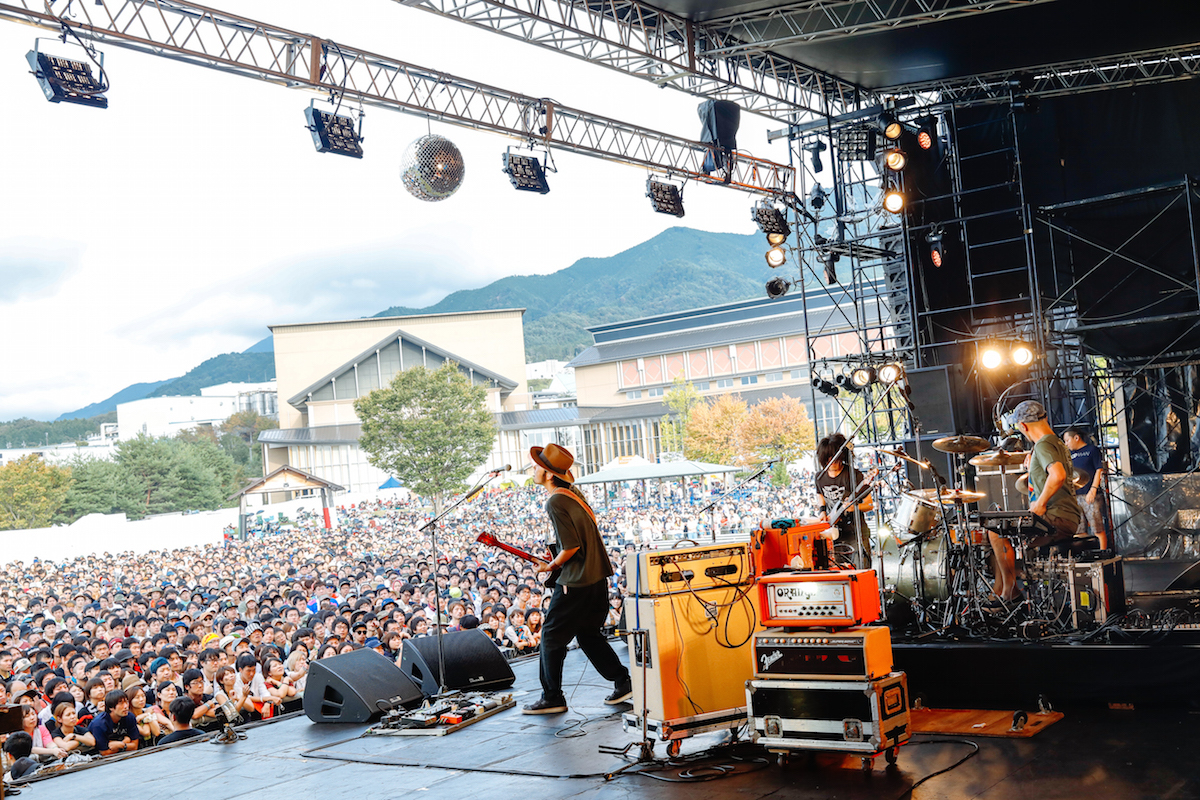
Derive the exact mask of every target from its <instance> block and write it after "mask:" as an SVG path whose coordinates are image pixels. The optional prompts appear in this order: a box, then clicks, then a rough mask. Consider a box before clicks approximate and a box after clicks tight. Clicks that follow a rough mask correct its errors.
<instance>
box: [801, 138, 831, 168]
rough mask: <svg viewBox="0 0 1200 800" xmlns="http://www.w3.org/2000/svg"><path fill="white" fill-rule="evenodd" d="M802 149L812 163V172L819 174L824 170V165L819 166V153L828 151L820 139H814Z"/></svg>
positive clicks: (827, 147)
mask: <svg viewBox="0 0 1200 800" xmlns="http://www.w3.org/2000/svg"><path fill="white" fill-rule="evenodd" d="M803 149H804V151H805V152H806V153H808V155H809V158H810V159H811V161H812V168H813V172H820V171H821V170H823V169H824V168H825V167H824V165H822V164H821V153H822V152H823V151H825V150H828V149H829V146H828V145H826V144H825V143H824V142H823V141H821V140H820V139H814V140H812V141H811V142H808V143H807V144H805V145H804V148H803Z"/></svg>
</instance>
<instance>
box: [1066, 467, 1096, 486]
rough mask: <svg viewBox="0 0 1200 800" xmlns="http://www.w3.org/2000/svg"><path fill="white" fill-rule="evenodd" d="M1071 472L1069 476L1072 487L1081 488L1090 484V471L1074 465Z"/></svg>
mask: <svg viewBox="0 0 1200 800" xmlns="http://www.w3.org/2000/svg"><path fill="white" fill-rule="evenodd" d="M1073 473H1074V474H1073V475H1072V476H1071V487H1072V488H1074V489H1082V488H1083V487H1085V486H1087V485H1089V484H1091V482H1092V474H1091V473H1090V472H1088V471H1087V470H1084V469H1080V468H1079V467H1075V468H1074V470H1073Z"/></svg>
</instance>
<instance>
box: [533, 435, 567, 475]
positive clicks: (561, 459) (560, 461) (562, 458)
mask: <svg viewBox="0 0 1200 800" xmlns="http://www.w3.org/2000/svg"><path fill="white" fill-rule="evenodd" d="M529 457H530V458H531V459H533V463H534V464H535V465H536V466H539V467H541V468H542V469H544V470H546V471H547V472H549V473H550V474H551V475H554V476H556V477H558V478H562V479H563V480H564V481H566V482H567V483H574V482H575V476H574V475H573V474H571V465H572V464H574V463H575V456H573V455H571V451H570V450H567V449H566V448H565V447H559V446H558V445H556V444H554V443H553V442H551V443H550V444H548V445H546V446H545V447H539V446H538V445H534V446H533V447H531V448H529Z"/></svg>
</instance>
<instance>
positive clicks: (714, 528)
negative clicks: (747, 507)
mask: <svg viewBox="0 0 1200 800" xmlns="http://www.w3.org/2000/svg"><path fill="white" fill-rule="evenodd" d="M773 466H775V462H774V461H768V462H767V463H766V464H764V465H763V468H762V469H760V470H759V471H758V472H756V473H754V474H753V475H751V476H750V477H749V478H746V480H744V481H742V482H741V483H739V484H738V485H737V486H734V487H733V488H732V489H729V490H727V491H726V492H724V493H723V494H722V495H721V496H720V497H718V498H717V499H716V500H713V501H712V502H711V503H709V504H708V505H706V506H705V507H704V508H702V509H700V513H701V514H704V513H707V512H709V511H712V510H713V509H714V508H716V505H717V503H720V502H721V501H722V500H724V499H725V498H726V497H729V495H731V494H733V493H734V492H736V491H737V490H738V489H741V488H742V487H744V486H746V485H747V484H748V483H750V482H751V481H756V480H758V479H759V478H761V477H762V475H763V473H764V472H766V471H767V470H769V469H770V468H771V467H773ZM715 516H716V515H715V514H714V515H713V517H710V518H709V527H710V528H712V540H713V543H714V544H715V543H716V541H717V526H716V525H715V524H713V522H714V520H715Z"/></svg>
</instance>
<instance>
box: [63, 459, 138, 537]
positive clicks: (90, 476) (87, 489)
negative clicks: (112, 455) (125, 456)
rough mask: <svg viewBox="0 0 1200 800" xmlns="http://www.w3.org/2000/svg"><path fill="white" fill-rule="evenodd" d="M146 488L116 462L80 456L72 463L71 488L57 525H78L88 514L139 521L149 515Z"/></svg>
mask: <svg viewBox="0 0 1200 800" xmlns="http://www.w3.org/2000/svg"><path fill="white" fill-rule="evenodd" d="M145 493H146V487H145V485H144V484H143V483H142V482H141V480H140V479H138V478H137V477H135V476H134V475H132V474H130V472H129V471H128V470H127V469H126V468H125V467H123V466H121V465H120V464H118V463H116V462H115V461H104V460H101V459H98V458H84V457H82V456H77V457H76V458H75V459H74V460H73V461H72V463H71V488H70V490H68V491H67V495H66V498H65V499H64V500H63V503H62V507H61V508H60V509H59V510H58V514H57V515H56V516H55V521H56V522H68V523H69V522H74V521H75V520H77V519H79V518H80V517H83V516H86V515H88V514H122V513H123V514H125V515H127V516H128V517H130V518H131V519H138V518H140V517H141V516H142V515H143V514H144V513H145V507H144V504H143V497H144V496H145Z"/></svg>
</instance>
